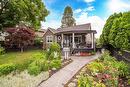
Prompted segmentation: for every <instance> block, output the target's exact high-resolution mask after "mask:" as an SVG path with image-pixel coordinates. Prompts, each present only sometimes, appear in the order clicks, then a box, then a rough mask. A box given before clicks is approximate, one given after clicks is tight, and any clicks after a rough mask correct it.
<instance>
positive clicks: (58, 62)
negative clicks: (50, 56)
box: [50, 60, 61, 69]
mask: <svg viewBox="0 0 130 87" xmlns="http://www.w3.org/2000/svg"><path fill="white" fill-rule="evenodd" d="M50 67H51V68H56V69H59V68H61V60H52V61H51V62H50Z"/></svg>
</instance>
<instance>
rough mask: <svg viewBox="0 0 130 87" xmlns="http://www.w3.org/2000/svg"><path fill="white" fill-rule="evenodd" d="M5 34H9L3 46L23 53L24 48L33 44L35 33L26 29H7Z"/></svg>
mask: <svg viewBox="0 0 130 87" xmlns="http://www.w3.org/2000/svg"><path fill="white" fill-rule="evenodd" d="M6 32H8V33H9V35H8V36H7V37H6V38H5V45H6V47H8V48H9V47H10V48H13V47H17V48H20V49H21V52H23V49H24V48H25V47H26V46H28V45H33V43H34V38H35V33H34V31H33V30H32V29H30V28H28V27H18V28H8V29H7V30H6Z"/></svg>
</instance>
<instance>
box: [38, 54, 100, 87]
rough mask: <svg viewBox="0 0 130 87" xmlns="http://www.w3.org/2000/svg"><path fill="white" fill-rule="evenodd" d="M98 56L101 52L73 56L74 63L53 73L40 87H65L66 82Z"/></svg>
mask: <svg viewBox="0 0 130 87" xmlns="http://www.w3.org/2000/svg"><path fill="white" fill-rule="evenodd" d="M98 56H100V54H96V55H94V56H89V57H71V58H72V59H73V62H72V63H70V64H69V65H67V66H65V67H64V68H62V69H61V70H59V71H58V72H57V73H55V74H54V75H52V76H51V77H50V78H49V79H48V80H46V81H45V82H43V83H42V84H41V85H40V86H39V87H64V84H66V83H67V82H68V81H69V80H70V79H71V78H72V77H73V76H74V75H75V74H76V73H77V72H78V71H79V70H80V69H81V68H82V67H83V66H85V65H86V64H87V63H89V62H90V61H92V60H95V59H97V58H98Z"/></svg>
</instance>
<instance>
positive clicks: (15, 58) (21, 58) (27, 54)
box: [0, 49, 41, 65]
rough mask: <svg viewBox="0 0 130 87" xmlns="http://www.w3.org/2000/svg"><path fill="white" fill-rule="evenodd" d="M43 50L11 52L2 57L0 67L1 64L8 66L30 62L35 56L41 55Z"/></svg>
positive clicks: (0, 56) (0, 57)
mask: <svg viewBox="0 0 130 87" xmlns="http://www.w3.org/2000/svg"><path fill="white" fill-rule="evenodd" d="M40 51H41V50H38V49H37V50H29V51H24V52H23V53H21V52H9V53H5V54H3V55H0V65H1V64H8V63H15V64H22V63H23V62H25V61H27V60H29V59H30V58H31V56H32V55H33V54H37V53H39V52H40Z"/></svg>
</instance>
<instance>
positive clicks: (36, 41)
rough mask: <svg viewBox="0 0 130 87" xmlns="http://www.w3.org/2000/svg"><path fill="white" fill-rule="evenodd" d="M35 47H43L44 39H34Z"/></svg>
mask: <svg viewBox="0 0 130 87" xmlns="http://www.w3.org/2000/svg"><path fill="white" fill-rule="evenodd" d="M34 45H36V46H41V45H42V38H40V37H36V38H35V39H34Z"/></svg>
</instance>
